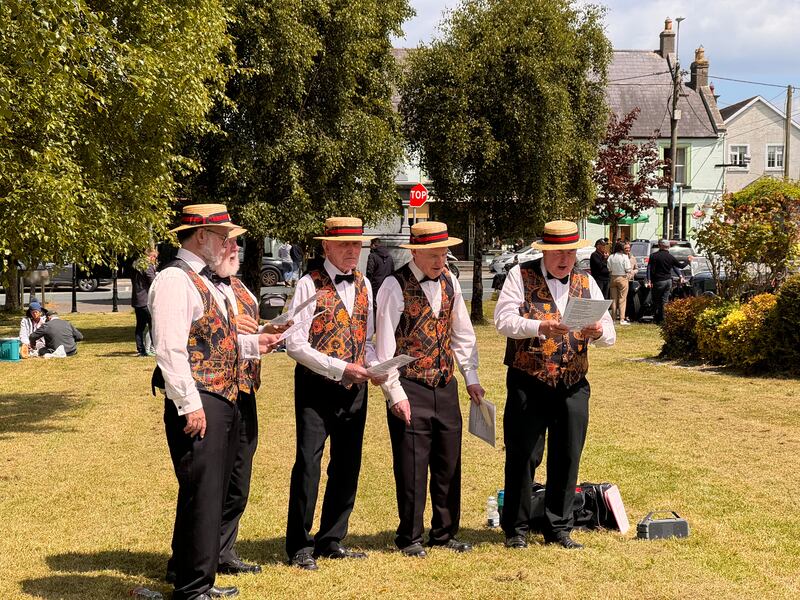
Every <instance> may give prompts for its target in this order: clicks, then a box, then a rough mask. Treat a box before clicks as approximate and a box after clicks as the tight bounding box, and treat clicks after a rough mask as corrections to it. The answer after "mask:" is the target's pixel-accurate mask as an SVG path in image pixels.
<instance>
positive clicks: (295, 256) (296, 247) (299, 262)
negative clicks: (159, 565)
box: [289, 244, 303, 286]
mask: <svg viewBox="0 0 800 600" xmlns="http://www.w3.org/2000/svg"><path fill="white" fill-rule="evenodd" d="M289 256H290V257H291V258H292V286H295V285H297V280H298V279H300V274H301V273H302V270H303V247H302V246H301V245H300V244H292V249H291V250H290V251H289Z"/></svg>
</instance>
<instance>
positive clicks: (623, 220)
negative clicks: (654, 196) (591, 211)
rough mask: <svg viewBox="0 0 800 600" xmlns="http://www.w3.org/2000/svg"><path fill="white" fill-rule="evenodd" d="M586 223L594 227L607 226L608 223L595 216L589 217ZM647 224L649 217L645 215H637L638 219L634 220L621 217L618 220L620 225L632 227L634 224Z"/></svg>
mask: <svg viewBox="0 0 800 600" xmlns="http://www.w3.org/2000/svg"><path fill="white" fill-rule="evenodd" d="M588 221H589V223H594V224H595V225H608V223H605V222H604V221H603V219H601V218H600V217H596V216H591V217H589V219H588ZM649 222H650V217H648V216H647V215H639V216H638V217H634V218H631V217H622V218H621V219H620V220H619V224H620V225H633V224H634V223H649Z"/></svg>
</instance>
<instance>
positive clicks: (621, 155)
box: [592, 108, 666, 242]
mask: <svg viewBox="0 0 800 600" xmlns="http://www.w3.org/2000/svg"><path fill="white" fill-rule="evenodd" d="M638 116H639V109H638V108H634V109H633V110H632V111H631V112H629V113H628V114H627V115H625V116H624V117H622V119H620V118H618V117H617V115H615V114H611V116H610V118H609V122H608V129H607V130H606V137H605V139H604V140H603V142H602V144H601V146H600V151H599V153H598V156H597V162H596V163H595V167H594V176H593V178H594V182H595V183H596V184H597V188H598V192H597V198H595V201H594V207H593V208H592V213H593V214H595V215H597V216H598V217H600V219H602V221H603V222H604V223H606V224H608V225H609V229H610V231H611V241H612V242H613V241H615V240H616V239H617V234H618V228H619V222H620V220H621V219H623V218H625V217H628V218H631V219H634V218H636V217H638V216H639V214H640V213H641V212H642V211H644V210H647V209H648V208H652V207H654V206H656V205H657V204H658V202H657V200H656V199H655V198H654V197H653V194H652V190H653V189H655V188H657V187H658V186H660V185H662V184H663V183H664V182H665V181H666V178H665V177H664V175H663V169H664V166H665V165H666V162H665V161H664V160H662V159H661V158H660V157H659V153H658V145H657V144H656V140H655V137H651V138H650V139H648V140H647V141H646V142H644V143H642V144H636V143H635V142H634V141H633V138H631V136H630V132H631V128H632V127H633V123H634V121H636V119H637V117H638Z"/></svg>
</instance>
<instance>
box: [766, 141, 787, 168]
mask: <svg viewBox="0 0 800 600" xmlns="http://www.w3.org/2000/svg"><path fill="white" fill-rule="evenodd" d="M767 168H768V169H782V168H783V144H767Z"/></svg>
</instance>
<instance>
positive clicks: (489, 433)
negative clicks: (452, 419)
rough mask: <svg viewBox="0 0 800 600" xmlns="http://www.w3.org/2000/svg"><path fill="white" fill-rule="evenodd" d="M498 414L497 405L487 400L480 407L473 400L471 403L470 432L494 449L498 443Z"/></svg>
mask: <svg viewBox="0 0 800 600" xmlns="http://www.w3.org/2000/svg"><path fill="white" fill-rule="evenodd" d="M496 414H497V410H496V408H495V405H494V404H493V403H492V402H490V401H489V400H487V399H486V398H484V399H483V400H482V401H481V405H480V406H477V405H476V404H475V403H474V402H473V401H472V400H470V401H469V432H470V433H471V434H472V435H474V436H476V437H479V438H480V439H482V440H483V441H484V442H486V443H487V444H489V445H490V446H492V448H494V447H495V443H496V440H495V437H496V425H495V417H496Z"/></svg>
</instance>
